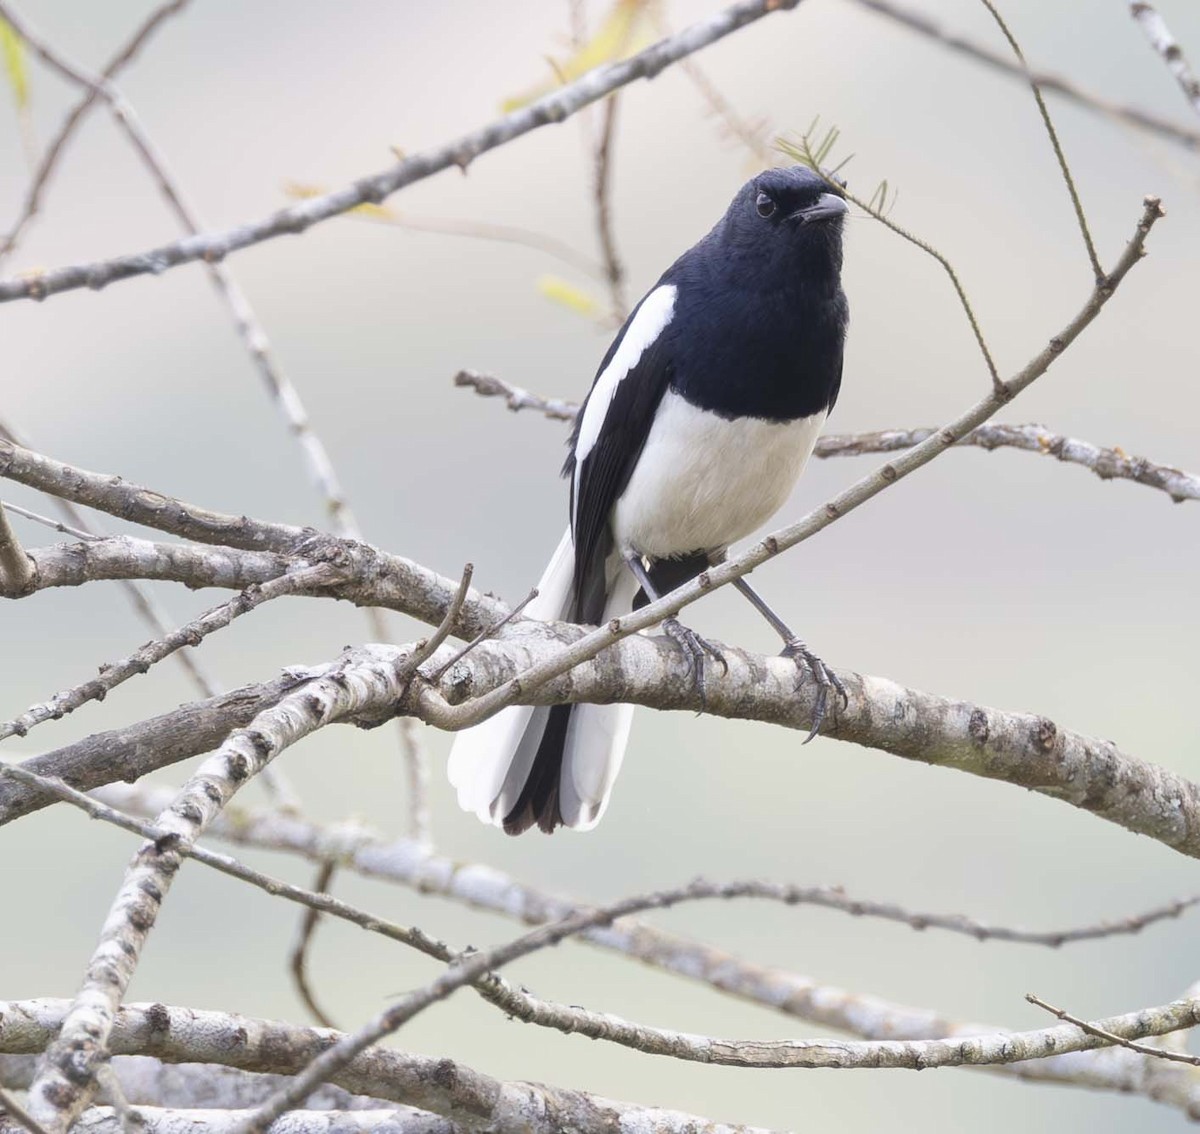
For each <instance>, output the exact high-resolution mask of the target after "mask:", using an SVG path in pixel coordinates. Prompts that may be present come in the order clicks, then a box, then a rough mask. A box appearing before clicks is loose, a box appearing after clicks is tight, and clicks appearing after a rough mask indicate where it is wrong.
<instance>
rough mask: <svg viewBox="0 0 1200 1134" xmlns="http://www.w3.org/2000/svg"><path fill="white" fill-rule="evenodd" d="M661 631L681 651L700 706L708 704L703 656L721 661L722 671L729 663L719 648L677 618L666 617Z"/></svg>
mask: <svg viewBox="0 0 1200 1134" xmlns="http://www.w3.org/2000/svg"><path fill="white" fill-rule="evenodd" d="M662 628H663V633H664V634H666V636H667V637H668V638H670V639H671V641H672V642H674V643H675V644H676V645H677V646H678V647H679V648H680V649H681V650H682V651H683V656H684V659H685V661H686V662H687V668H688V676H689V677H690V678H692V680H693V681H694V682H695V683H696V688H697V689H698V690H699V692H700V707H701V709H704V708H706V707H707V706H708V678H707V675H706V674H705V671H704V656H705V654H707V655H708V656H709V657H710V658H712V659H713V661H716V662H720V663H721V670H722V672H723V673H725V674H728V673H729V663H728V662H727V661H726V660H725V655H724V654H723V653H722V652H721V650H720V648H719V647H717V646H715V645H713V643H712V642H710V641H709V640H708V639H707V638H702V637H701V636H700V635H699V634H697V633H696V631H695V630H691V629H689V628H688V627H687V626H684V625H683V623H681V622H680V621H679V620H678V619H677V618H668V619H666V620H665V621H664V622H663V624H662Z"/></svg>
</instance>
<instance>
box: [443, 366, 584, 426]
mask: <svg viewBox="0 0 1200 1134" xmlns="http://www.w3.org/2000/svg"><path fill="white" fill-rule="evenodd" d="M454 384H455V385H456V386H465V387H467V388H469V389H472V390H474V391H475V393H477V394H478V395H479V396H480V397H481V398H495V397H501V398H503V399H504V402H505V405H507V406H508V408H509V409H510V410H512V411H513V412H514V413H515V412H516V411H518V410H524V409H532V410H537V412H538V413H540V414H543V415H545V416H546V417H548V418H550V419H551V420H553V421H574V420H575V415H576V414H577V413H578V412H579V406H578V405H577V404H576V403H575V402H565V401H560V400H559V399H558V398H543V397H541V396H540V395H538V394H531V393H530V392H529V391H528V390H523V389H521V387H520V386H514V385H513V384H512V383H511V382H505V381H504V379H502V378H497V377H495V376H494V375H492V374H481V373H479V371H477V370H460V371H459V372H458V373H457V374H456V375H455V376H454Z"/></svg>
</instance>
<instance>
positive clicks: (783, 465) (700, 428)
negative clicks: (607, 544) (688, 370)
mask: <svg viewBox="0 0 1200 1134" xmlns="http://www.w3.org/2000/svg"><path fill="white" fill-rule="evenodd" d="M825 416H826V415H825V412H824V411H822V412H821V413H818V414H814V415H813V416H812V417H804V418H799V419H798V420H796V421H787V422H775V421H764V420H762V419H761V418H737V419H734V420H732V421H731V420H729V419H728V418H723V417H718V416H717V415H716V414H715V413H709V412H708V411H707V410H702V409H698V408H697V407H696V406H693V405H692V404H691V403H690V402H687V401H685V400H684V399H683V398H682V397H681V396H680V395H678V394H676V393H674V392H672V391H670V390H668V391H667V393H666V394H665V395H664V396H663V400H662V403H661V405H660V406H659V408H658V413H657V414H656V415H655V418H654V424H653V425H652V426H651V428H650V436H649V437H648V438H647V440H646V447H645V448H644V449H643V450H642V454H641V457H640V458H639V459H638V463H637V465H636V467H635V468H634V470H633V476H632V477H631V478H630V480H629V484H628V486H627V487H626V489H625V491H624V493H622V495H621V497H620V498H619V499H618V501H617V504H616V507H615V508H614V509H613V516H612V526H613V535H614V536H615V537H616V541H617V546H618V547H619V548H620V549H621V551H622V552H626V553H627V552H630V551H635V552H638V553H639V554H641V555H648V556H650V557H651V558H658V559H663V558H669V557H670V556H673V555H683V554H685V553H687V552H690V551H716V550H719V549H721V550H723V549H724V548H726V547H728V546H729V544H731V543H733V542H734V541H735V540H739V539H742V538H743V537H745V536H748V535H749V534H750V533H751V532H753V531H754V530H755V529H756V528H758V527H760V526H761V525H762V524H764V523H765V522H766V521H767V520H768V519H770V517H771V516H772V515H774V514H775V512H777V511H778V510H779V508H780V507H781V506H782V505H783V503H784V501H785V500H787V498H788V496H789V495H790V493H791V491H792V488H793V487H794V486H795V483H796V480H797V478H798V477H799V476H800V473H801V471H802V470H803V468H804V465H805V462H807V460H808V458H809V456H810V455H811V453H812V450H813V446H814V445H815V444H816V442H817V436H818V434H819V433H820V432H821V427H822V426H823V425H824V424H825Z"/></svg>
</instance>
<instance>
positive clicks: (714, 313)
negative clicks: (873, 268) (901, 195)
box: [450, 166, 848, 834]
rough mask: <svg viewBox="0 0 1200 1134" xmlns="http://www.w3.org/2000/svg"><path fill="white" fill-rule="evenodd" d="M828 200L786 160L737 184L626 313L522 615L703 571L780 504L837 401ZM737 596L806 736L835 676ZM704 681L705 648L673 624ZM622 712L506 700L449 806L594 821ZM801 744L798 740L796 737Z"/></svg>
mask: <svg viewBox="0 0 1200 1134" xmlns="http://www.w3.org/2000/svg"><path fill="white" fill-rule="evenodd" d="M845 213H846V202H845V200H844V199H843V197H842V196H841V194H840V193H839V192H838V191H837V190H836V189H835V188H833V187H832V186H831V185H830V183H829V182H827V181H826V180H824V179H823V178H821V177H820V176H818V175H817V174H816V173H814V172H812V171H811V170H808V169H805V168H803V167H799V166H797V167H793V168H791V169H772V170H768V171H766V172H764V173H761V174H759V175H758V176H757V177H755V178H754V179H753V180H751V181H749V182H748V183H747V184H746V185H744V186H743V187H742V189H741V190H740V192H739V193H738V194H737V196H736V197H734V199H733V203H732V204H731V205H730V206H729V209H728V211H727V212H726V213H725V215H724V217H722V218H721V220H720V221H719V222H718V223H717V225H716V227H715V228H714V229H713V230H712V231H711V232H710V233H709V234H708V235H707V236H705V237H704V238H703V239H702V240H701V241H700V242H699V243H698V244H697V245H696V246H695V247H694V248H692V249H690V250H689V251H687V252H685V253H684V254H683V255H682V256H680V258H679V259H678V260H676V261H675V263H674V264H672V265H671V267H670V268H668V269H667V271H666V272H665V273H664V274H663V276H662V278H661V279H660V280H659V281H658V283H657V284H656V285H655V286H654V288H653V289H652V290H651V291H650V292H649V294H647V295H646V296H645V297H644V298H643V299H642V301H641V302H640V303H639V304H638V305H637V307H636V308H635V309H634V311H633V314H631V315H630V316H629V318H628V319H627V320H626V322H625V325H624V326H623V327H622V328H621V330H620V332H619V334H618V335H617V337H616V339H615V340H614V341H613V343H612V345H611V346H610V347H609V348H608V353H607V354H606V355H605V356H604V359H603V361H602V362H601V363H600V369H599V371H598V373H597V374H596V378H595V381H594V382H593V383H592V388H591V392H590V393H589V394H588V397H587V400H586V401H585V402H584V404H583V407H582V409H581V410H580V412H579V416H578V417H577V418H576V421H575V429H574V432H573V433H572V435H571V440H570V448H571V452H570V456H569V457H568V458H567V463H566V467H565V469H564V475H568V476H570V478H571V506H570V527H569V528H568V530H567V533H566V535H564V536H563V538H562V541H561V542H560V543H559V545H558V549H557V551H555V553H554V557H553V559H551V561H550V565H549V567H547V569H546V573H545V574H544V575H543V577H542V581H541V582H540V583H539V584H538V597H537V598H536V599H535V600H534V602H532V603H531V604H530V605H529V607H528V608H527V612H528V613H529V614H530V616H532V617H537V618H554V619H568V620H570V621H574V622H584V623H593V624H598V623H602V622H604V621H605V620H607V619H609V618H613V617H616V616H619V615H621V614H626V613H628V612H629V611H630V610H631V609H635V608H637V607H638V606H640V605H642V604H644V603H645V602H647V601H649V600H652V599H656V598H658V597H660V596H661V595H662V594H665V593H666V592H668V591H670V590H671V589H673V588H674V587H677V586H679V585H680V584H682V583H684V582H686V581H687V580H688V579H690V578H693V577H695V576H696V575H698V574H699V573H700V572H701V571H703V570H704V569H705V568H706V567H708V566H709V565H710V564H713V563H716V562H719V561H720V560H721V559H722V558H723V557H724V555H725V551H726V549H727V548H728V547H729V545H730V544H731V543H733V542H734V541H735V540H738V539H742V538H743V537H744V536H747V535H749V534H750V533H751V532H752V531H754V530H755V528H757V527H758V526H759V525H760V524H762V523H764V522H765V521H766V520H767V519H768V518H769V517H770V516H771V515H773V514H774V512H775V511H776V510H777V509H778V508H779V507H780V506H781V505H782V504H783V503H784V501H785V500H787V498H788V495H789V494H790V493H791V490H792V487H793V486H794V485H795V483H796V479H797V477H799V475H800V472H801V470H802V469H803V468H804V465H805V462H806V461H807V460H808V458H809V456H810V454H811V453H812V449H813V446H814V444H815V443H816V440H817V435H818V433H819V432H820V430H821V427H822V425H823V424H824V422H825V418H826V416H827V415H828V413H829V411H830V410H831V409H832V408H833V405H834V402H836V401H837V396H838V388H839V386H840V385H841V380H842V347H843V342H844V340H845V334H846V322H847V319H848V307H847V304H846V296H845V294H844V293H843V291H842V288H841V283H840V279H839V273H840V271H841V266H842V222H843V219H844V217H845ZM735 585H736V586H737V588H738V589H739V590H740V591H741V592H742V593H743V594H745V595H746V597H747V598H748V599H749V600H750V602H751V603H753V605H754V607H755V608H756V609H757V610H758V611H759V612H760V613H761V614H762V615H763V616H764V617H765V618H766V619H767V621H768V622H770V624H771V625H772V627H774V629H775V630H776V631H777V632H778V633H779V634H780V635H781V636H782V637H783V639H784V642H785V647H784V653H785V654H787V655H788V656H790V657H792V658H794V659H795V660H796V663H797V665H798V666H799V667H801V670H802V673H803V671H804V670H807V671H808V672H809V673H811V674H812V676H813V678H814V679H815V680H816V681H817V683H818V686H819V695H818V702H817V707H816V713H815V720H814V724H813V734H815V732H816V730H817V729H818V728H819V727H820V724H821V718H822V717H823V715H824V712H825V705H826V701H827V697H828V693H829V690H830V689H831V688H832V689H835V690H836V691H837V692H838V693H839V694H841V695H842V696H844V695H845V693H844V690H843V689H842V686H841V682H840V681H838V679H837V677H836V676H835V675H834V674H833V673H832V671H830V670H828V669H827V668H826V667H825V665H824V664H823V663H822V662H821V661H820V659H819V658H817V657H816V656H815V655H813V654H812V653H810V652H809V651H808V649H807V648H806V647H805V646H804V644H803V643H802V642H801V641H800V639H799V638H797V637H796V635H794V634H793V633H792V631H791V630H789V629H788V627H787V626H786V625H785V624H784V623H783V621H782V620H781V619H780V618H779V617H778V616H777V615H776V614H775V613H774V612H773V611H772V610H771V608H770V607H769V606H767V604H766V603H765V602H764V601H763V600H762V598H760V597H759V595H758V594H757V593H756V592H755V591H754V590H753V589H752V588H751V586H750V584H749V583H747V582H746V580H745V579H739V580H737V582H736V584H735ZM663 629H664V630H665V631H666V632H667V633H668V634H670V636H671V637H672V638H674V639H675V640H676V641H677V642H678V643H679V644H680V645H681V646H682V647H683V648H684V650H685V652H686V654H687V656H688V658H689V664H690V666H691V668H692V670H693V672H694V673H695V674H696V677H697V680H698V682H699V683H700V687H701V693H702V694H703V692H704V661H705V655H710V656H712V657H713V658H715V659H716V660H718V661H721V662H722V664H723V659H722V658H721V654H720V651H719V650H718V649H717V648H716V647H715V646H713V645H712V644H711V643H709V642H706V641H705V640H704V639H703V638H701V637H700V636H699V635H698V634H696V633H695V632H694V631H691V630H688V629H686V628H685V627H683V626H681V625H680V624H679V623H678V622H677V621H676V620H675V619H669V620H668V621H667V622H665V623H664V624H663ZM632 713H633V707H632V706H631V705H556V706H553V707H548V706H538V707H533V706H513V707H511V708H508V709H504V710H502V711H501V712H500V713H498V714H497V715H496V716H494V717H492V718H490V719H489V720H486V721H484V722H483V723H482V724H480V725H477V726H475V727H474V728H471V729H467V730H465V731H464V732H462V733H460V734H459V736H458V737H457V739H456V740H455V744H454V748H453V751H452V753H451V756H450V779H451V781H452V782H453V784H454V785H455V787H456V788H457V790H458V800H459V803H460V804H461V805H462V806H463V807H464V808H465V809H466V810H468V811H474V812H475V813H476V814H477V815H478V816H479V818H481V819H483V820H484V821H485V822H491V823H494V824H496V825H497V826H502V827H503V828H504V829H505V830H506V831H507V832H508V833H509V834H520V833H521V832H522V831H525V830H527V829H528V828H529V827H531V826H533V824H534V823H536V824H537V825H538V826H539V827H540V828H541V829H542V830H543V831H547V832H550V831H553V830H554V828H555V827H557V826H559V825H565V826H568V827H576V828H582V829H587V828H590V827H593V826H595V824H596V823H598V822H599V820H600V817H601V815H603V813H604V809H605V807H606V806H607V804H608V798H609V795H610V793H611V791H612V785H613V781H614V780H615V779H616V775H617V771H618V769H619V768H620V766H621V759H622V757H623V756H624V752H625V743H626V740H627V738H628V735H629V725H630V719H631V717H632ZM810 739H811V735H810Z"/></svg>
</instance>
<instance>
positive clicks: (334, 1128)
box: [73, 1106, 467, 1134]
mask: <svg viewBox="0 0 1200 1134" xmlns="http://www.w3.org/2000/svg"><path fill="white" fill-rule="evenodd" d="M249 1114H250V1111H248V1110H225V1109H220V1110H213V1109H203V1110H201V1109H188V1110H169V1109H166V1108H163V1107H146V1106H143V1107H139V1108H138V1128H139V1129H140V1130H142V1131H145V1134H233V1132H234V1131H235V1130H237V1128H238V1127H239V1126H240V1125H241V1124H242V1123H243V1122H244V1121H245V1120H246V1118H247V1117H248V1115H249ZM73 1129H74V1130H76V1131H78V1134H129V1132H128V1131H124V1132H123V1131H122V1127H121V1125H120V1119H119V1116H118V1115H117V1114H116V1113H115V1112H114V1111H113V1109H112V1108H110V1107H103V1106H97V1107H92V1108H91V1109H90V1110H86V1111H84V1112H83V1114H81V1115H80V1116H79V1121H78V1122H76V1123H75V1126H74V1127H73ZM381 1130H385V1131H387V1132H388V1134H466V1131H467V1128H466V1127H464V1126H461V1125H460V1124H459V1123H457V1122H452V1121H451V1120H450V1119H448V1118H439V1117H437V1116H435V1115H432V1114H426V1113H425V1112H424V1111H419V1110H413V1109H407V1110H405V1111H404V1112H398V1111H396V1110H394V1109H391V1108H387V1109H383V1110H350V1111H339V1110H294V1111H291V1112H290V1113H288V1114H285V1115H282V1116H281V1117H280V1118H279V1119H278V1120H277V1121H276V1122H275V1123H274V1124H273V1125H272V1126H271V1134H379V1131H381Z"/></svg>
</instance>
